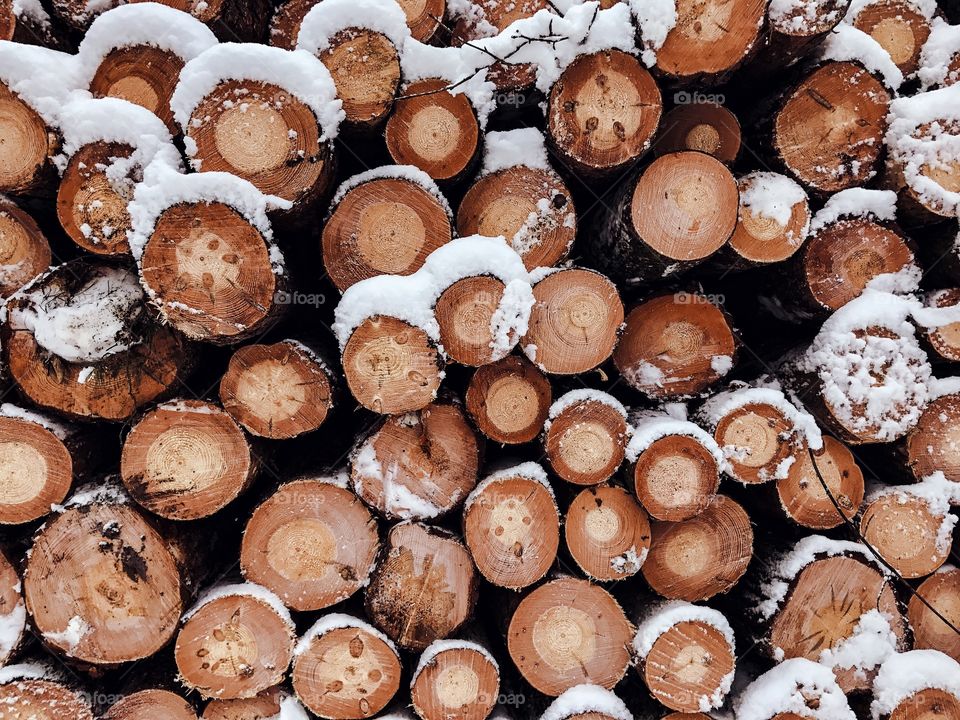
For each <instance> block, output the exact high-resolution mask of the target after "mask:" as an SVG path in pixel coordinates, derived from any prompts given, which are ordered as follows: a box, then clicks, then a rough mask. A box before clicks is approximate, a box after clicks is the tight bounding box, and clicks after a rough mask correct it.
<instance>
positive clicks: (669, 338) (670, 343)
mask: <svg viewBox="0 0 960 720" xmlns="http://www.w3.org/2000/svg"><path fill="white" fill-rule="evenodd" d="M735 350H736V341H735V339H734V335H733V331H732V329H731V327H730V323H729V322H728V321H727V318H726V316H725V315H724V313H723V311H722V310H720V308H718V307H717V306H716V305H714V304H713V303H711V302H710V301H709V300H708V299H707V298H706V297H703V296H700V295H696V294H692V293H677V294H675V295H662V296H660V297H657V298H653V299H652V300H648V301H647V302H645V303H643V304H642V305H639V306H637V307H636V308H634V309H633V310H631V311H630V314H629V315H627V319H626V328H625V330H624V331H623V336H622V337H621V339H620V343H619V344H618V345H617V349H616V351H615V352H614V353H613V361H614V363H615V364H616V366H617V369H618V370H619V371H620V373H621V374H622V375H623V376H624V379H625V380H626V381H627V382H628V383H629V384H630V385H631V386H632V387H634V388H636V389H637V390H639V391H641V392H643V393H644V394H646V395H649V396H650V397H653V398H658V399H663V398H670V397H682V396H686V395H695V394H697V393H699V392H701V391H703V390H705V389H706V388H707V387H708V386H709V385H710V384H712V383H713V382H715V381H716V380H718V379H719V378H720V377H721V376H722V375H724V374H726V372H728V371H729V370H730V368H731V367H732V365H733V359H734V356H735Z"/></svg>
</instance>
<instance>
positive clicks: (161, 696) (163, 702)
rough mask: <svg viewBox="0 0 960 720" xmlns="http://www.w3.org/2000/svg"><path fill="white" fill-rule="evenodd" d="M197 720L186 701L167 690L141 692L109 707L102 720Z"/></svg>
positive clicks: (194, 712)
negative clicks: (144, 719) (153, 719)
mask: <svg viewBox="0 0 960 720" xmlns="http://www.w3.org/2000/svg"><path fill="white" fill-rule="evenodd" d="M150 717H152V718H158V719H159V718H162V719H163V720H197V713H196V711H195V710H194V709H193V706H192V705H190V703H188V702H187V701H186V700H184V699H183V698H182V697H180V696H179V695H176V694H174V693H172V692H169V691H168V690H141V691H140V692H135V693H133V694H132V695H127V696H125V697H123V698H122V699H120V700H119V701H117V702H116V703H114V704H113V705H111V706H110V709H109V710H108V711H107V714H106V715H104V716H103V720H141V719H142V718H150Z"/></svg>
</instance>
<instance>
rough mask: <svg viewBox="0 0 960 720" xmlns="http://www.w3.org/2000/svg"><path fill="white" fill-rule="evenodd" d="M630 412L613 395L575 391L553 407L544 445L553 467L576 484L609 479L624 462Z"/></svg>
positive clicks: (545, 431)
mask: <svg viewBox="0 0 960 720" xmlns="http://www.w3.org/2000/svg"><path fill="white" fill-rule="evenodd" d="M628 440H629V437H628V427H627V411H626V409H625V408H624V407H623V405H621V404H620V401H619V400H617V399H616V398H614V397H613V396H612V395H608V394H607V393H604V392H600V391H597V390H588V389H581V390H571V391H570V392H568V393H565V394H564V395H562V396H560V397H559V398H558V399H557V400H556V402H554V403H553V404H552V405H551V406H550V411H549V413H548V415H547V420H546V422H545V423H544V424H543V447H544V450H545V451H546V456H547V458H546V459H547V462H548V463H549V464H550V468H551V469H552V470H553V471H554V472H555V473H556V474H557V475H559V476H560V477H561V478H562V479H564V480H566V481H567V482H570V483H573V484H574V485H597V484H599V483H602V482H604V481H606V480H609V479H610V478H611V477H612V476H613V474H614V473H615V472H616V471H617V469H618V468H619V467H620V464H621V463H622V462H623V459H624V456H625V451H626V446H627V441H628Z"/></svg>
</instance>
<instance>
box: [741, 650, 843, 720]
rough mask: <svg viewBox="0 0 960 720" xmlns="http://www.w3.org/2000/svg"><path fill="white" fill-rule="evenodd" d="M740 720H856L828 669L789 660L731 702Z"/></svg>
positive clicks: (748, 687)
mask: <svg viewBox="0 0 960 720" xmlns="http://www.w3.org/2000/svg"><path fill="white" fill-rule="evenodd" d="M734 707H735V709H736V713H737V717H738V718H740V719H741V720H796V719H797V718H810V720H855V719H856V717H857V716H856V715H855V714H854V712H853V710H851V709H850V705H849V703H848V701H847V696H846V695H844V693H843V690H841V689H840V686H839V685H837V680H836V678H835V677H834V676H833V673H832V672H831V671H830V668H827V667H824V666H823V665H819V664H817V663H815V662H813V661H811V660H807V659H805V658H791V659H789V660H784V661H783V662H782V663H780V664H779V665H776V666H774V667H773V668H772V669H770V670H768V671H767V672H765V673H764V674H763V675H761V676H760V677H758V678H756V679H755V680H754V681H752V682H751V683H750V684H749V685H747V687H746V688H744V689H743V691H742V692H741V693H740V694H739V695H738V697H737V699H736V701H735V702H734Z"/></svg>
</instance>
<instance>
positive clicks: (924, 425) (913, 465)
mask: <svg viewBox="0 0 960 720" xmlns="http://www.w3.org/2000/svg"><path fill="white" fill-rule="evenodd" d="M906 445H907V467H909V468H910V471H911V472H912V473H913V476H914V477H915V478H916V479H917V480H923V479H924V478H925V477H929V476H930V475H933V474H934V473H935V472H938V471H939V472H942V473H943V475H944V477H945V478H946V479H947V480H951V481H954V482H957V481H960V453H958V452H957V449H958V448H960V395H944V396H943V397H939V398H937V399H935V400H933V401H931V402H930V404H929V405H927V407H926V408H925V409H924V411H923V413H921V415H920V419H919V420H918V421H917V425H916V427H915V428H914V429H913V430H912V431H911V432H910V433H909V434H908V435H907V443H906Z"/></svg>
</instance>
